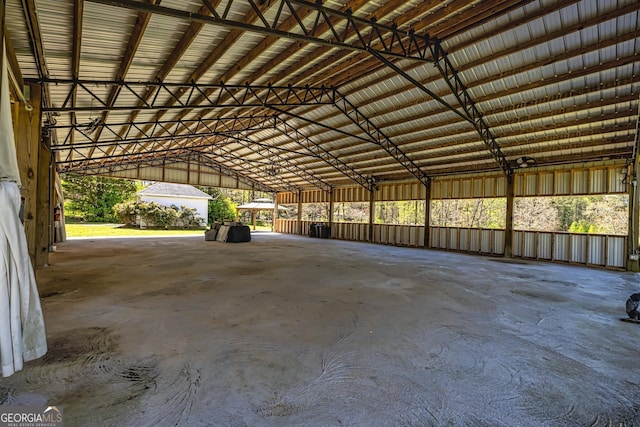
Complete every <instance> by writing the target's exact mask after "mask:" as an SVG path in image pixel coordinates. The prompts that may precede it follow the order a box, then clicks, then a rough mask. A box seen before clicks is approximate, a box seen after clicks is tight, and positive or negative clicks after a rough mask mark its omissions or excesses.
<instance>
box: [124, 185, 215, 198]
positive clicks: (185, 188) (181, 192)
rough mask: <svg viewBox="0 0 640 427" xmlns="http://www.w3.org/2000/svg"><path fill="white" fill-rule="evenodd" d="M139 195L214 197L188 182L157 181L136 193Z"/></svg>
mask: <svg viewBox="0 0 640 427" xmlns="http://www.w3.org/2000/svg"><path fill="white" fill-rule="evenodd" d="M136 195H138V196H175V197H189V198H195V199H212V197H211V196H210V195H208V194H207V193H205V192H204V191H200V190H198V189H197V188H196V187H194V186H192V185H187V184H172V183H168V182H156V183H154V184H151V185H150V186H148V187H147V188H145V189H143V190H140V191H138V192H137V193H136Z"/></svg>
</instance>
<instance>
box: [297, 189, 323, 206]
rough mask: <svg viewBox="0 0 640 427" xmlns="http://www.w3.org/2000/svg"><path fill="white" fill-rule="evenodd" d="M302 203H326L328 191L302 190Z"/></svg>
mask: <svg viewBox="0 0 640 427" xmlns="http://www.w3.org/2000/svg"><path fill="white" fill-rule="evenodd" d="M300 198H301V199H302V203H328V202H329V193H327V192H326V191H323V190H304V191H302V192H301V194H300Z"/></svg>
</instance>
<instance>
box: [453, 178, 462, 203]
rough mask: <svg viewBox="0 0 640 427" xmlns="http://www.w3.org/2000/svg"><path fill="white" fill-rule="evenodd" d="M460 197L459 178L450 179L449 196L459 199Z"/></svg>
mask: <svg viewBox="0 0 640 427" xmlns="http://www.w3.org/2000/svg"><path fill="white" fill-rule="evenodd" d="M461 197H462V193H461V191H460V180H458V179H457V180H455V181H451V198H452V199H459V198H461Z"/></svg>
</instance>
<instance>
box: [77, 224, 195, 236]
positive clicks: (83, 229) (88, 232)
mask: <svg viewBox="0 0 640 427" xmlns="http://www.w3.org/2000/svg"><path fill="white" fill-rule="evenodd" d="M66 227H67V237H111V236H114V237H118V236H120V237H132V236H175V235H178V234H180V235H185V234H193V235H202V236H204V230H149V229H147V230H140V229H139V228H129V227H125V226H123V225H122V224H69V223H67V224H66Z"/></svg>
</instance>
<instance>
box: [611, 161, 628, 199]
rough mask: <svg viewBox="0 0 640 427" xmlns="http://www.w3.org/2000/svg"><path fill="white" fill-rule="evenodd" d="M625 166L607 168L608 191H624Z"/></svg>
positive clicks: (625, 184) (625, 185)
mask: <svg viewBox="0 0 640 427" xmlns="http://www.w3.org/2000/svg"><path fill="white" fill-rule="evenodd" d="M626 177H627V168H626V167H618V168H610V169H609V193H626V192H627V191H628V189H627V179H626Z"/></svg>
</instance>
